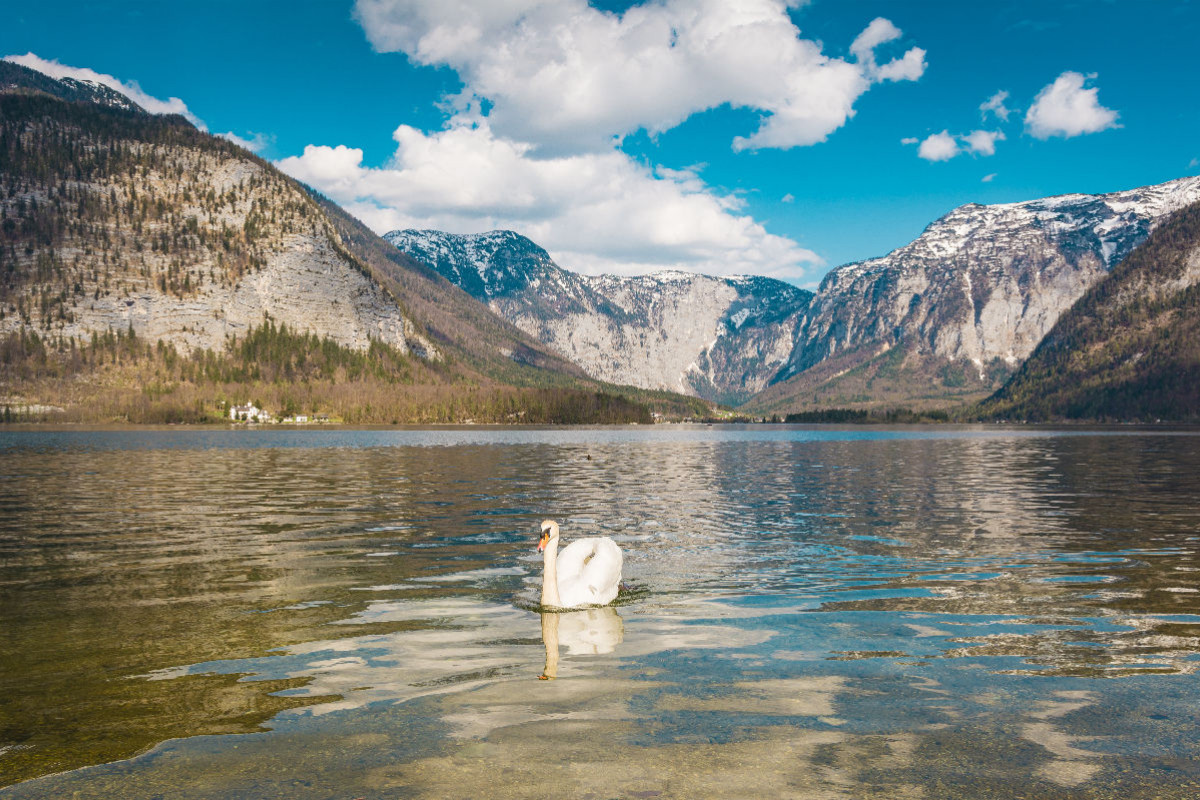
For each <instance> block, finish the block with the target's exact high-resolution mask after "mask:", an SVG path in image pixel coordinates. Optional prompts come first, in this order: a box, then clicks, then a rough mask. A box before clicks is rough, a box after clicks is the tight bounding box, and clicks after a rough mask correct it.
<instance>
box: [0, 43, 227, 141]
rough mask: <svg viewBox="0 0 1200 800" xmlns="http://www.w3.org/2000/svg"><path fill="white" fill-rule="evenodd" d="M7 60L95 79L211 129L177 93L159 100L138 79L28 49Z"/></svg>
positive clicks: (64, 75)
mask: <svg viewBox="0 0 1200 800" xmlns="http://www.w3.org/2000/svg"><path fill="white" fill-rule="evenodd" d="M4 60H5V61H11V62H12V63H14V64H20V65H21V66H23V67H28V68H29V69H35V70H37V71H38V72H40V73H42V74H43V75H49V76H50V77H51V78H55V79H59V78H74V79H75V80H79V81H92V82H93V83H99V84H101V85H103V86H107V87H108V88H110V89H112V90H114V91H117V92H120V93H121V94H123V95H125V96H126V97H128V98H129V99H130V100H132V101H133V102H135V103H137V104H138V105H139V106H141V107H142V108H144V109H145V110H146V111H149V112H150V113H151V114H182V115H183V116H184V117H186V118H187V119H188V121H189V122H191V123H192V124H193V125H195V126H196V127H197V128H199V129H200V130H202V131H204V130H208V128H206V127H205V125H204V123H203V122H202V121H201V120H200V118H199V117H197V116H196V115H195V114H193V113H192V112H191V111H189V110H188V107H187V104H186V103H184V102H183V101H182V100H180V99H179V98H178V97H171V98H168V99H167V100H159V99H158V98H157V97H154V96H152V95H149V94H146V93H145V92H144V91H142V87H140V86H138V84H137V81H130V82H129V83H125V82H124V81H120V80H118V79H116V78H114V77H113V76H112V75H106V74H104V73H102V72H96V71H95V70H91V69H88V68H87V67H69V66H67V65H66V64H60V63H59V62H57V61H54V60H46V59H44V58H41V57H39V56H37V55H35V54H33V53H26V54H25V55H23V56H17V55H10V56H5V57H4Z"/></svg>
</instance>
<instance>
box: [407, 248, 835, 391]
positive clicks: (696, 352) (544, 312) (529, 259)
mask: <svg viewBox="0 0 1200 800" xmlns="http://www.w3.org/2000/svg"><path fill="white" fill-rule="evenodd" d="M384 238H385V239H387V240H388V241H389V242H391V243H392V244H394V245H395V246H396V247H398V248H399V249H400V250H402V251H404V252H405V253H407V254H408V255H410V256H412V257H413V258H416V259H417V260H419V261H423V262H425V263H426V264H429V265H430V266H432V267H433V268H434V269H436V270H437V271H438V272H439V273H441V274H442V275H444V276H445V277H446V278H447V279H448V280H450V281H451V282H452V283H455V284H457V285H458V286H460V287H461V288H463V289H464V290H466V291H467V292H468V293H469V294H471V295H472V296H474V297H476V298H478V299H480V300H482V301H483V302H485V303H487V304H488V305H489V307H490V308H491V309H492V310H493V311H495V312H496V313H498V314H499V315H500V316H502V317H504V318H505V319H507V320H508V321H510V322H512V323H514V324H515V325H516V326H517V327H519V328H521V329H522V330H524V331H526V332H527V333H529V334H531V335H532V336H534V337H536V338H537V339H539V340H540V341H542V342H544V343H545V344H547V345H549V346H551V347H552V348H554V349H555V350H557V351H558V352H559V353H560V354H562V355H564V356H566V357H567V358H569V359H570V360H572V361H574V362H575V363H576V364H578V365H579V366H581V367H583V369H585V370H586V371H587V372H589V373H590V374H591V375H593V376H594V377H597V378H600V379H601V380H606V381H611V382H613V383H625V384H632V385H634V386H641V387H644V388H650V389H669V390H672V391H676V392H684V393H686V394H693V395H698V396H700V397H704V398H707V399H713V400H719V401H721V402H731V403H738V402H742V401H744V400H746V399H747V398H749V397H750V396H751V395H753V394H754V393H755V392H757V391H759V390H760V389H762V388H763V387H764V386H766V385H767V383H768V382H769V381H770V379H771V378H772V376H774V375H775V373H776V372H777V371H778V370H779V368H780V367H781V366H782V365H783V364H784V363H785V362H786V360H787V358H788V356H789V354H790V353H791V349H792V342H793V340H794V337H795V334H796V328H797V324H798V322H799V320H800V317H801V314H802V313H803V311H804V309H805V308H807V306H808V302H809V300H810V299H811V297H812V294H811V293H810V292H806V291H804V290H802V289H797V288H796V287H794V286H791V285H790V284H787V283H783V282H782V281H777V280H773V279H771V278H757V277H732V278H714V277H708V276H704V275H696V274H693V273H689V272H678V271H668V272H661V273H657V274H655V275H645V276H637V277H621V276H614V275H603V276H585V275H579V274H577V273H574V272H571V271H569V270H566V269H563V268H562V267H560V266H558V265H557V264H556V263H555V262H554V260H553V259H551V258H550V256H549V254H548V253H547V252H546V251H545V250H543V249H542V248H541V247H538V246H537V245H536V244H534V243H533V242H532V241H530V240H529V239H527V238H525V237H524V236H521V235H520V234H517V233H513V232H512V231H491V232H489V233H481V234H470V235H458V234H449V233H444V232H442V231H417V230H402V231H392V232H391V233H388V234H385V235H384Z"/></svg>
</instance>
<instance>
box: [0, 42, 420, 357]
mask: <svg viewBox="0 0 1200 800" xmlns="http://www.w3.org/2000/svg"><path fill="white" fill-rule="evenodd" d="M13 66H14V65H9V67H10V69H9V72H10V73H11V72H13V70H12V69H11V68H12V67H13ZM17 69H21V68H17ZM17 77H20V76H19V75H18V76H17ZM47 80H52V79H47V78H45V77H44V76H37V81H38V83H37V85H38V86H40V85H41V83H44V82H45V81H47ZM75 83H78V82H75ZM20 88H21V87H20V86H19V85H18V86H15V87H14V86H13V85H9V86H8V89H9V90H10V91H7V92H0V101H2V102H3V103H4V106H3V113H0V142H2V143H3V145H4V147H5V152H4V154H3V156H4V157H3V158H0V164H3V165H4V169H3V170H2V171H0V219H2V220H3V222H2V223H0V224H2V228H3V229H2V230H0V279H2V280H0V334H4V333H11V332H14V331H17V330H19V329H25V330H27V331H29V330H32V331H36V332H37V333H38V334H39V335H40V336H42V337H44V338H49V339H52V340H54V341H56V342H61V341H70V340H71V339H76V340H87V339H88V338H89V337H90V335H91V334H92V333H93V332H104V331H108V330H120V331H125V330H128V329H130V328H132V329H133V330H134V331H135V332H136V333H137V334H138V336H140V337H143V338H145V339H148V340H150V341H155V340H162V341H163V342H164V343H171V344H174V345H176V347H177V348H179V349H181V350H182V351H184V352H189V351H192V350H195V349H206V348H211V349H213V350H216V351H218V352H220V351H222V350H223V349H224V347H225V345H226V343H227V341H228V338H229V337H230V336H239V337H240V336H242V335H244V334H245V333H246V332H247V331H248V330H249V328H250V327H252V326H256V325H259V324H261V323H262V322H263V321H264V319H266V318H268V317H269V318H270V319H272V320H273V321H274V322H275V323H276V324H281V323H282V324H286V325H287V326H288V328H290V329H291V330H293V331H296V332H310V333H313V334H316V335H317V336H318V337H329V338H330V339H332V340H333V341H335V342H337V343H339V344H342V345H345V346H349V347H352V348H357V349H365V348H367V347H368V345H369V343H370V341H371V340H377V341H382V342H385V343H387V344H390V345H392V346H394V347H396V348H397V349H399V350H401V351H402V352H415V353H417V354H419V355H423V356H426V357H437V355H438V351H437V349H436V348H435V347H434V346H433V345H432V344H431V343H430V342H429V341H428V340H427V339H426V338H424V337H423V336H422V335H421V334H420V333H419V332H418V331H417V329H416V328H415V327H414V325H413V323H412V322H411V321H410V320H409V319H407V318H406V317H405V315H404V314H403V313H402V312H401V310H400V307H399V306H398V305H397V302H396V299H395V298H394V297H392V296H391V295H390V293H389V292H388V291H387V290H386V289H384V288H383V287H382V286H381V285H380V284H379V283H378V282H377V281H376V280H375V279H374V278H373V277H372V276H371V275H370V274H369V273H368V270H367V269H366V268H365V267H364V266H363V265H362V264H361V263H360V262H359V261H358V260H357V259H355V258H354V257H353V256H352V255H351V254H350V253H349V252H348V251H347V249H346V248H345V247H344V246H343V245H342V242H341V240H340V237H339V236H338V235H337V234H336V232H335V231H334V230H333V228H332V226H331V224H330V223H329V221H328V219H327V218H326V217H325V215H324V214H323V212H322V211H321V209H320V208H319V207H318V204H317V202H316V201H315V200H314V199H313V198H312V197H310V196H309V195H308V194H307V193H306V192H305V191H304V190H303V189H302V188H301V187H299V186H298V185H296V184H295V182H293V181H291V180H290V179H288V178H286V177H284V176H283V175H281V174H280V173H278V172H277V171H276V170H275V169H274V168H272V167H270V166H269V165H267V164H266V163H265V162H262V161H260V160H258V159H256V158H254V157H252V156H250V155H249V154H247V153H245V152H244V151H242V150H240V149H239V148H237V147H235V146H231V145H229V144H228V143H225V142H222V141H221V140H218V139H215V138H213V137H210V136H208V135H207V134H203V133H200V132H199V131H196V130H195V129H193V128H191V126H190V125H188V123H187V122H186V121H184V120H182V119H181V118H163V117H152V116H150V115H146V114H143V113H139V112H138V111H137V109H136V107H133V108H119V109H118V110H111V108H112V107H113V105H114V104H113V103H110V102H103V103H96V102H93V100H94V98H84V99H85V101H86V102H67V103H64V102H60V100H58V99H54V97H53V96H48V95H50V93H49V92H43V91H42V90H40V89H38V90H37V91H29V90H22V91H15V90H14V89H20ZM84 88H88V87H84ZM101 88H103V87H101ZM80 91H82V90H81V89H80V87H79V86H77V85H69V84H64V93H65V94H67V95H68V96H74V95H76V94H78V93H79V92H80ZM104 97H105V96H103V95H102V96H101V99H104Z"/></svg>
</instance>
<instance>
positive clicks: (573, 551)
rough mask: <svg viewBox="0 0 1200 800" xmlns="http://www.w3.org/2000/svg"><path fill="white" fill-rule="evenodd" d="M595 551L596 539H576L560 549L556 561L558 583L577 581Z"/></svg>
mask: <svg viewBox="0 0 1200 800" xmlns="http://www.w3.org/2000/svg"><path fill="white" fill-rule="evenodd" d="M595 552H596V540H595V539H576V540H575V541H573V542H571V543H570V544H569V545H567V546H566V547H564V548H562V549H561V550H559V551H558V560H557V562H556V568H557V569H558V585H559V586H561V585H562V584H563V582H564V581H575V580H576V579H577V578H578V577H579V573H581V572H583V567H584V565H585V564H587V562H588V560H589V559H591V557H592V556H593V555H594V554H595Z"/></svg>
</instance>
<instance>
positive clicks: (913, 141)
mask: <svg viewBox="0 0 1200 800" xmlns="http://www.w3.org/2000/svg"><path fill="white" fill-rule="evenodd" d="M919 141H921V140H920V139H918V138H917V137H915V136H905V137H904V138H903V139H901V140H900V144H905V145H908V144H916V143H917V142H919Z"/></svg>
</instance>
